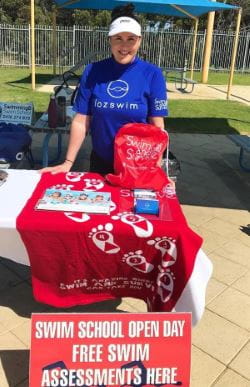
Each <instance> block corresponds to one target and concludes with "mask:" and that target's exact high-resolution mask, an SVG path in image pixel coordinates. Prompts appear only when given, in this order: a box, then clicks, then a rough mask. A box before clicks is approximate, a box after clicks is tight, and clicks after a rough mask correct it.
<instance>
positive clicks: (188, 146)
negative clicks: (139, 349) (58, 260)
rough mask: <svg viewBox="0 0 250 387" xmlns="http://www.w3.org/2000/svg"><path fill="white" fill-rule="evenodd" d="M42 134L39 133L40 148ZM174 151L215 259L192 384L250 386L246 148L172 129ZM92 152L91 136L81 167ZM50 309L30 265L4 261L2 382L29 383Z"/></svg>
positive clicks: (181, 185) (195, 223) (98, 307)
mask: <svg viewBox="0 0 250 387" xmlns="http://www.w3.org/2000/svg"><path fill="white" fill-rule="evenodd" d="M41 136H42V135H41V134H40V135H38V134H36V135H35V136H34V138H33V144H34V152H35V153H37V152H38V147H40V146H41ZM64 137H65V141H66V140H67V136H64ZM171 150H172V151H173V152H174V153H175V154H176V156H177V157H178V158H179V159H180V160H181V166H182V173H181V176H180V177H179V179H178V181H177V191H178V196H179V199H180V202H181V205H182V208H183V211H184V213H185V215H186V217H187V220H188V222H189V224H190V226H191V227H192V228H193V229H194V230H195V231H196V232H198V233H199V234H200V235H202V237H203V238H204V244H203V249H204V251H205V252H206V254H207V255H208V256H209V257H210V259H211V260H212V262H213V264H214V272H213V277H212V279H211V281H210V283H209V286H208V291H207V298H206V310H205V313H204V316H203V318H202V320H201V321H200V323H199V324H198V325H197V327H195V328H194V329H193V337H192V343H193V345H192V376H191V387H210V386H214V387H247V386H250V367H249V364H250V235H249V229H248V228H247V225H248V224H249V223H250V213H249V211H250V195H249V192H250V173H244V172H242V171H241V170H240V169H239V164H238V153H239V148H237V147H236V146H235V145H234V144H233V143H232V142H231V141H230V140H228V138H227V137H226V136H223V135H191V134H171ZM88 154H89V139H88V140H87V142H86V144H85V146H84V147H83V149H82V151H81V154H80V156H79V157H78V160H77V163H76V169H78V170H79V169H82V165H84V168H86V167H87V158H88ZM249 163H250V158H249ZM23 167H26V164H24V165H23ZM145 310H146V307H145V304H144V303H143V302H142V301H138V300H135V299H130V298H126V299H123V300H122V302H121V303H119V302H114V301H113V302H102V303H99V304H93V305H90V306H85V307H84V306H81V307H78V308H72V309H70V311H71V312H73V311H78V312H88V313H92V312H99V311H104V312H114V311H116V312H121V311H125V312H142V311H145ZM46 311H53V312H57V311H58V310H57V309H56V310H55V309H53V308H48V307H47V306H46V305H42V304H38V303H36V302H35V301H34V299H33V297H32V288H31V284H30V272H29V268H27V267H24V266H22V265H18V264H14V263H12V262H10V261H8V260H6V259H0V355H1V363H0V386H1V387H9V386H11V387H16V386H18V387H28V361H29V360H28V359H29V347H30V316H31V313H33V312H46ZM32 387H37V386H32Z"/></svg>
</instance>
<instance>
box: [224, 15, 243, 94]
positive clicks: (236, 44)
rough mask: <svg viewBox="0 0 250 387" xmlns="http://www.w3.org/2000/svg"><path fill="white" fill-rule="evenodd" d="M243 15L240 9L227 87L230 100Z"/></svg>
mask: <svg viewBox="0 0 250 387" xmlns="http://www.w3.org/2000/svg"><path fill="white" fill-rule="evenodd" d="M241 13H242V8H239V10H238V15H237V22H236V29H235V37H234V45H233V52H232V57H231V66H230V75H229V81H228V87H227V99H229V98H230V95H231V88H232V83H233V75H234V66H235V59H236V53H237V47H238V41H239V30H240V21H241Z"/></svg>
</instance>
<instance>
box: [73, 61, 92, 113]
mask: <svg viewBox="0 0 250 387" xmlns="http://www.w3.org/2000/svg"><path fill="white" fill-rule="evenodd" d="M91 67H92V65H91V64H90V65H88V66H87V67H86V68H85V70H84V72H83V74H82V76H81V81H80V86H79V89H78V92H77V96H76V100H75V103H74V105H73V110H74V111H75V112H76V113H81V114H86V115H91V107H90V99H91V95H92V85H91V81H90V70H91Z"/></svg>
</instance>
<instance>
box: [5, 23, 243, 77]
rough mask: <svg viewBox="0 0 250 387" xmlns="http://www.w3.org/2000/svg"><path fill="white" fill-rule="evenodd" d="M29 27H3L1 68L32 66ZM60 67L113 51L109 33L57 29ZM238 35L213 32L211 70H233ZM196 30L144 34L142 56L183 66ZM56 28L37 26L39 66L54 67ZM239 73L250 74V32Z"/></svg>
mask: <svg viewBox="0 0 250 387" xmlns="http://www.w3.org/2000/svg"><path fill="white" fill-rule="evenodd" d="M30 35H31V34H30V26H29V25H5V24H0V66H22V67H23V66H30V65H31V45H30ZM56 37H57V46H56V64H57V66H58V67H60V69H61V71H62V70H63V69H68V68H71V67H74V66H76V65H77V64H78V63H80V62H81V61H82V60H83V59H84V58H85V57H87V56H89V55H90V53H91V52H99V53H104V52H107V51H108V50H109V45H108V39H107V30H105V29H103V28H102V29H96V28H92V27H82V26H77V25H75V26H72V27H62V26H57V28H56ZM205 37H206V31H199V32H198V36H197V46H196V56H195V65H194V68H195V70H200V69H201V67H202V57H203V51H204V43H205ZM233 40H234V33H233V32H226V31H214V32H213V45H212V55H211V62H210V68H212V69H215V70H224V71H227V70H228V69H229V67H230V61H231V53H232V47H233ZM192 42H193V32H192V31H184V30H183V31H182V30H167V31H163V30H162V31H158V32H147V31H144V33H143V41H142V46H141V49H140V54H141V55H142V56H143V57H144V58H146V59H147V60H149V61H150V62H152V63H155V64H157V65H159V66H160V67H162V68H164V67H167V68H171V67H182V66H183V63H184V60H185V59H189V58H190V57H191V51H192ZM52 58H53V55H52V27H51V26H41V25H36V27H35V63H36V65H37V66H52V65H53V59H52ZM235 69H236V71H240V72H249V71H250V32H249V31H245V32H244V31H242V32H241V33H240V35H239V44H238V51H237V58H236V66H235Z"/></svg>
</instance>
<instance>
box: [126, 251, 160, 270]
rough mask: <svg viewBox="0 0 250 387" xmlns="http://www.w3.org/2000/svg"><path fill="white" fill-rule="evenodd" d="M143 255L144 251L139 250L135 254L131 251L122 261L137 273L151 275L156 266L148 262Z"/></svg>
mask: <svg viewBox="0 0 250 387" xmlns="http://www.w3.org/2000/svg"><path fill="white" fill-rule="evenodd" d="M142 254H143V251H142V250H137V251H135V252H133V251H130V252H129V253H128V254H124V256H123V257H122V260H123V262H126V263H127V264H128V265H129V266H131V267H133V268H134V269H135V270H137V271H140V272H142V273H150V272H151V271H152V270H153V268H154V265H151V263H149V262H147V261H146V258H145V257H144V256H143V255H142Z"/></svg>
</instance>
